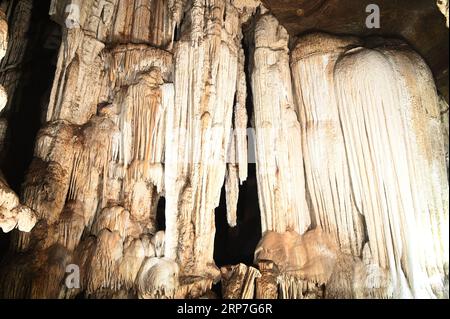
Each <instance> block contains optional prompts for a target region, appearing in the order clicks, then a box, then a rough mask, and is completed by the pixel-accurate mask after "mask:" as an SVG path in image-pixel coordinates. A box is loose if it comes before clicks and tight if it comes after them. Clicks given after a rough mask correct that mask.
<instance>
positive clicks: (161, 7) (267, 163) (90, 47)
mask: <svg viewBox="0 0 450 319" xmlns="http://www.w3.org/2000/svg"><path fill="white" fill-rule="evenodd" d="M68 8H69V9H70V10H68ZM447 10H448V7H447ZM50 16H51V17H52V19H53V20H54V21H56V22H58V23H59V24H60V25H61V27H62V30H63V39H62V44H61V47H60V50H59V54H58V61H57V69H56V74H55V79H54V82H53V86H52V90H51V94H50V101H49V104H48V107H47V113H46V117H45V120H46V122H45V124H44V125H43V127H42V129H41V130H40V132H39V134H38V137H37V140H36V147H35V152H34V159H33V162H32V164H31V166H30V168H29V170H28V173H27V176H26V178H25V183H24V185H23V191H22V192H21V194H20V198H19V196H17V195H16V194H14V193H13V192H12V191H11V190H10V189H9V187H8V186H7V184H6V182H3V181H0V209H1V210H0V227H2V228H3V230H6V231H10V230H12V229H13V228H15V227H16V226H17V227H18V229H19V230H20V231H24V232H15V233H14V235H13V240H12V241H13V243H12V245H13V248H12V250H11V252H10V254H9V255H8V258H6V261H5V263H4V264H3V265H2V267H1V268H0V278H2V280H0V296H2V297H7V298H18V297H22V298H23V297H32V298H41V297H42V298H74V297H76V296H83V297H90V298H112V297H116V298H133V297H136V298H174V297H190V298H197V297H201V296H203V295H205V294H206V293H208V291H210V290H211V287H212V285H213V284H214V283H217V282H218V281H219V280H222V290H223V291H222V293H223V296H224V297H226V298H244V299H247V298H249V299H251V298H398V297H405V298H406V297H416V298H419V297H431V298H435V297H439V298H442V297H448V256H449V252H448V229H449V220H448V205H449V202H448V179H447V170H446V166H448V164H447V165H446V161H445V156H446V155H447V158H448V144H447V146H445V145H444V144H445V143H444V136H445V133H444V132H443V130H444V129H443V128H445V125H442V119H441V109H442V108H443V107H442V105H443V104H445V101H444V100H441V101H440V100H439V96H438V94H437V91H436V87H435V84H434V80H433V77H432V74H431V72H430V70H429V68H428V66H427V65H426V64H425V62H424V61H423V60H422V58H421V57H420V56H419V55H418V54H417V53H415V52H414V51H413V50H412V49H410V48H409V47H408V46H407V45H406V44H404V43H402V42H400V41H397V40H396V41H394V40H380V39H378V38H377V39H366V40H362V39H359V38H356V37H338V36H331V35H328V34H324V33H314V34H309V35H306V36H302V37H300V38H298V39H290V36H289V34H288V32H287V31H286V29H285V28H284V27H283V26H282V25H281V24H280V23H279V21H278V20H277V19H276V18H275V17H274V16H272V15H271V14H270V12H269V11H268V10H267V9H266V8H265V7H264V6H263V5H261V4H260V2H259V1H256V0H226V1H223V0H171V1H162V0H161V1H159V0H146V1H143V0H126V1H125V0H124V1H118V0H76V1H68V0H53V1H52V2H51V6H50ZM1 18H2V19H1V23H0V53H2V56H3V55H4V53H6V50H5V48H6V45H5V43H6V38H7V36H6V34H7V32H6V31H5V30H4V29H5V28H6V24H5V19H4V18H3V16H1ZM244 30H245V34H244ZM244 36H245V41H244ZM290 40H292V41H291V42H290ZM244 43H246V44H247V45H250V47H249V48H246V50H245V52H247V54H245V53H244V47H243V45H244ZM290 46H291V49H290ZM247 79H250V83H247ZM249 89H250V90H251V92H249ZM3 91H4V90H2V91H0V102H3V100H5V101H4V103H3V104H6V93H5V94H4V93H3ZM250 93H251V96H252V102H253V117H252V125H253V129H254V132H255V142H256V149H255V155H256V167H257V168H256V172H257V174H256V175H257V183H258V199H259V206H260V208H261V225H262V231H263V238H262V239H261V241H260V243H259V245H258V247H257V249H256V251H255V260H254V264H255V265H254V267H252V266H246V265H243V264H240V265H236V266H229V267H223V268H222V269H220V270H219V269H218V268H217V267H216V265H215V263H214V260H213V254H214V234H215V222H214V221H215V218H214V212H215V209H216V208H217V207H218V206H219V204H220V196H221V191H222V188H223V187H224V188H225V194H226V203H227V220H228V223H229V225H230V226H231V227H234V226H236V225H237V223H238V218H237V216H238V214H237V213H238V212H237V207H238V198H239V187H240V185H242V184H243V183H244V182H245V181H246V179H247V177H248V153H249V150H248V145H247V144H248V141H247V124H248V122H249V121H248V117H249V116H248V114H247V107H248V105H247V102H248V101H249V99H248V96H249V95H250ZM3 96H5V98H3ZM447 108H448V107H447ZM1 123H2V122H0V125H2V124H1ZM447 125H448V124H447ZM0 134H1V126H0ZM447 135H448V127H447ZM446 148H447V151H445V150H446ZM445 152H447V154H445ZM447 163H448V162H447ZM161 197H164V199H165V203H166V205H165V230H162V229H159V226H158V223H157V208H158V202H159V200H160V199H161ZM19 199H20V200H19ZM8 214H9V215H8ZM35 215H36V216H37V217H36V216H35ZM5 216H6V217H5ZM36 222H37V223H36ZM35 224H36V225H35ZM34 225H35V226H34ZM33 226H34V228H33ZM32 228H33V229H32ZM31 229H32V230H31ZM69 265H76V266H77V267H79V269H80V270H81V271H80V275H81V278H80V286H79V287H77V288H75V289H72V288H69V287H67V285H65V279H66V277H67V275H68V274H67V272H66V269H67V266H69Z"/></svg>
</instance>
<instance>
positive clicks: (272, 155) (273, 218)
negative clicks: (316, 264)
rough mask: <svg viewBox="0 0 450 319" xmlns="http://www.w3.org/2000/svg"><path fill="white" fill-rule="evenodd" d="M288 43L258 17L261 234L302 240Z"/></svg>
mask: <svg viewBox="0 0 450 319" xmlns="http://www.w3.org/2000/svg"><path fill="white" fill-rule="evenodd" d="M288 39H289V36H288V34H287V32H286V30H285V29H284V28H283V27H282V26H280V25H279V23H278V21H277V20H276V19H275V18H274V17H273V16H271V15H263V16H262V17H261V18H260V19H259V21H258V22H257V24H256V27H255V52H254V62H253V66H254V67H253V71H252V88H253V98H254V107H255V114H254V117H255V131H256V165H257V177H258V194H259V204H260V207H261V215H262V216H261V222H262V231H263V233H264V232H265V231H267V230H271V231H277V232H280V233H283V232H285V231H287V230H295V231H297V232H298V233H300V234H303V233H304V232H305V231H306V230H307V229H308V227H309V225H310V216H309V214H308V208H307V205H306V197H305V192H304V189H305V181H304V176H303V175H304V172H303V164H302V161H301V159H302V148H301V143H300V137H301V132H300V123H299V121H298V118H297V113H296V107H295V104H294V99H293V94H292V81H291V73H290V69H289V51H288V47H287V45H288Z"/></svg>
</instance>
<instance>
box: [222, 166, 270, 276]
mask: <svg viewBox="0 0 450 319" xmlns="http://www.w3.org/2000/svg"><path fill="white" fill-rule="evenodd" d="M215 220H216V235H215V242H214V261H215V262H216V265H217V266H218V267H222V266H225V265H236V264H239V263H243V264H246V265H252V264H253V254H254V252H255V249H256V246H257V245H258V242H259V240H260V239H261V215H260V209H259V204H258V192H257V186H256V165H254V164H250V165H249V177H248V180H247V182H245V183H244V184H243V185H242V186H241V187H240V189H239V201H238V209H237V226H236V227H230V226H229V225H228V221H227V207H226V200H225V190H224V189H223V190H222V195H221V200H220V206H219V207H218V208H217V209H216V214H215Z"/></svg>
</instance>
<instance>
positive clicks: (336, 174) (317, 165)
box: [291, 34, 365, 256]
mask: <svg viewBox="0 0 450 319" xmlns="http://www.w3.org/2000/svg"><path fill="white" fill-rule="evenodd" d="M356 45H358V40H357V39H354V38H343V39H341V38H333V37H330V36H327V35H325V34H313V35H310V36H306V37H303V38H301V39H300V40H299V41H298V43H297V45H296V48H295V49H294V50H293V52H292V59H291V68H292V74H293V79H294V87H295V95H296V100H297V103H298V108H299V110H298V113H299V117H300V122H301V124H302V134H301V136H302V149H303V157H304V165H305V178H306V185H307V192H308V197H309V209H310V211H311V218H312V221H313V224H314V226H317V227H321V228H322V229H324V230H326V231H327V232H328V233H330V234H332V235H333V237H334V238H335V240H336V241H337V242H339V244H340V246H341V249H342V251H344V252H346V253H352V254H353V255H355V256H359V255H360V254H361V252H362V245H363V241H364V239H365V233H364V217H363V216H362V215H361V213H360V211H359V210H358V207H357V206H356V205H355V199H354V198H353V195H352V190H351V181H350V175H349V173H348V170H347V166H348V162H347V158H346V153H345V137H344V136H343V135H342V134H341V123H340V120H339V115H338V107H337V101H336V97H335V90H334V78H333V71H334V67H335V63H336V60H337V59H338V58H339V56H340V54H341V53H342V52H344V51H345V50H346V49H347V48H349V47H352V46H356ZM324 92H326V94H324Z"/></svg>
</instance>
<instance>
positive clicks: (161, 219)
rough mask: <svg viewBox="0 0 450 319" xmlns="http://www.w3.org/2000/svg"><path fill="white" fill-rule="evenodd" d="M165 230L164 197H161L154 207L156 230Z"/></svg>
mask: <svg viewBox="0 0 450 319" xmlns="http://www.w3.org/2000/svg"><path fill="white" fill-rule="evenodd" d="M160 230H164V231H165V230H166V199H165V198H164V197H161V198H160V199H159V201H158V207H157V209H156V231H160Z"/></svg>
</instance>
